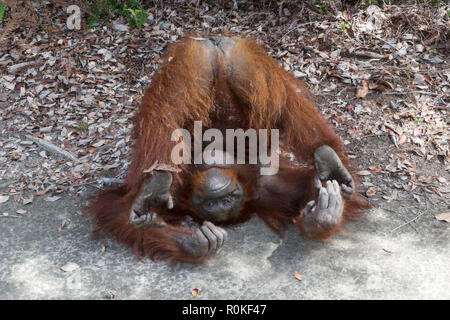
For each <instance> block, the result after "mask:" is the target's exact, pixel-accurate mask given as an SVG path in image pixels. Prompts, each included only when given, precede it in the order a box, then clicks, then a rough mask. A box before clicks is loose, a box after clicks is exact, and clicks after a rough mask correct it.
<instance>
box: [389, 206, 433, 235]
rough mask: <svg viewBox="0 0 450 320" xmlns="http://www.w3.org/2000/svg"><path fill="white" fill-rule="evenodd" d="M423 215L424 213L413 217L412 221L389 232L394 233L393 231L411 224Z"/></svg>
mask: <svg viewBox="0 0 450 320" xmlns="http://www.w3.org/2000/svg"><path fill="white" fill-rule="evenodd" d="M424 213H425V211H424V212H422V213H421V214H419V215H417V216H415V217H414V218H413V219H411V220H409V221H406V222H405V223H404V224H402V225H399V226H398V227H396V228H394V229H392V230H391V232H394V231H395V230H397V229H400V228H402V227H404V226H406V225H408V224H410V223H411V222H413V221H414V220H417V219H418V218H420V216H422V215H423V214H424Z"/></svg>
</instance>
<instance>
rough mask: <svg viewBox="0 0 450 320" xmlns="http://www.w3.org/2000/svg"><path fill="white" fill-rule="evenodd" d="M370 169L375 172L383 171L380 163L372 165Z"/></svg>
mask: <svg viewBox="0 0 450 320" xmlns="http://www.w3.org/2000/svg"><path fill="white" fill-rule="evenodd" d="M369 169H370V170H372V171H375V172H381V171H382V170H383V169H382V168H381V166H380V165H379V164H377V165H375V166H370V167H369Z"/></svg>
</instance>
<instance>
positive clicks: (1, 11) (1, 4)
mask: <svg viewBox="0 0 450 320" xmlns="http://www.w3.org/2000/svg"><path fill="white" fill-rule="evenodd" d="M5 10H6V4H5V3H4V2H3V1H0V20H2V19H3V16H4V15H5Z"/></svg>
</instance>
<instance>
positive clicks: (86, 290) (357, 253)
mask: <svg viewBox="0 0 450 320" xmlns="http://www.w3.org/2000/svg"><path fill="white" fill-rule="evenodd" d="M83 203H84V202H83V201H80V200H79V199H73V198H71V197H70V196H67V195H66V196H64V197H63V198H61V199H60V200H58V201H56V202H46V201H44V197H38V198H35V200H34V202H33V203H32V204H31V205H28V206H26V209H27V211H28V212H27V213H25V214H24V215H23V216H20V217H17V218H13V217H0V234H1V241H0V299H104V298H107V297H108V296H109V295H110V294H109V292H111V291H114V292H115V298H116V299H450V267H449V266H450V233H449V224H448V223H445V222H442V221H437V220H436V219H435V218H434V216H433V215H431V214H429V215H427V214H425V215H423V216H421V217H420V218H419V219H418V220H417V221H416V222H413V223H412V225H405V226H403V227H401V228H399V229H397V230H395V231H393V232H392V230H393V229H395V228H396V227H398V226H400V225H402V224H404V220H402V219H400V217H399V215H396V214H394V213H389V212H384V211H381V210H377V209H375V210H372V211H370V212H369V213H368V214H367V216H366V217H365V218H364V219H362V220H361V221H358V222H354V223H351V224H349V225H347V227H346V230H347V231H348V234H347V235H337V236H336V237H334V239H333V240H332V241H329V242H323V243H321V242H315V241H309V240H306V239H304V238H302V237H301V236H300V235H299V234H298V233H297V232H296V230H295V229H293V228H292V229H289V230H288V231H287V232H286V235H285V238H284V240H280V239H279V238H278V236H277V235H276V234H274V233H273V232H272V231H270V230H269V228H268V227H267V226H266V225H265V224H264V223H263V222H262V221H260V220H259V219H258V218H256V217H255V218H253V219H252V220H251V221H249V222H246V223H244V224H242V225H239V226H237V227H229V228H227V230H228V232H229V241H228V243H227V244H226V245H225V246H224V248H223V250H222V251H221V252H220V253H219V254H218V256H216V257H215V258H213V259H211V260H209V261H208V262H206V263H204V264H200V265H193V264H186V263H184V264H178V265H176V266H174V267H170V266H169V265H168V264H167V263H165V262H156V263H155V262H152V261H150V260H149V259H144V260H143V261H139V260H137V259H136V258H135V256H134V255H133V252H132V250H129V249H127V248H124V247H122V246H121V245H120V244H118V243H116V242H115V241H114V240H112V239H110V238H107V237H102V236H95V235H93V234H92V233H91V232H90V230H91V224H90V219H89V218H86V217H82V216H79V215H78V214H77V211H79V210H80V209H81V207H82V204H83ZM20 208H22V205H21V204H19V203H16V202H13V201H11V200H9V201H8V202H7V203H3V204H1V205H0V213H3V212H8V213H9V214H10V216H11V215H13V214H14V213H15V211H16V210H17V209H20ZM63 221H66V225H65V226H64V228H63V229H62V230H61V231H58V227H59V226H61V224H62V222H63ZM67 262H74V263H76V264H78V265H79V266H80V268H79V269H77V270H75V271H72V272H64V271H62V270H61V269H60V267H61V266H63V265H65V264H66V263H67ZM295 271H297V272H298V273H300V274H301V275H302V277H303V280H302V281H298V280H297V279H296V278H295V277H294V272H295ZM193 288H199V289H200V294H199V296H197V297H192V295H191V290H192V289H193Z"/></svg>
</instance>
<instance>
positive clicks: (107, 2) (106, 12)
mask: <svg viewBox="0 0 450 320" xmlns="http://www.w3.org/2000/svg"><path fill="white" fill-rule="evenodd" d="M115 17H123V18H125V20H126V21H127V23H128V24H129V25H130V26H131V27H133V28H134V27H137V28H141V27H142V26H143V25H144V23H145V22H146V21H147V17H148V10H144V8H143V7H142V4H141V2H140V1H139V0H122V1H119V0H97V1H96V2H95V3H94V4H93V6H92V15H91V16H90V17H89V21H88V24H87V27H88V28H92V27H93V26H94V25H96V24H97V23H99V22H100V21H101V20H103V21H105V22H109V21H110V20H111V19H112V18H115Z"/></svg>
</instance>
